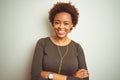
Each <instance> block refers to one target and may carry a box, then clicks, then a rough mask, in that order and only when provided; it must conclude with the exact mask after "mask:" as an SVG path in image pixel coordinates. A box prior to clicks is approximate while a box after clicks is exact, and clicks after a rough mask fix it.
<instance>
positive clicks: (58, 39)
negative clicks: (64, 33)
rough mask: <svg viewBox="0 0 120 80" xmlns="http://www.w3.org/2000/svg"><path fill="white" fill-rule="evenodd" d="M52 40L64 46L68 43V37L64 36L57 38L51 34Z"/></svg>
mask: <svg viewBox="0 0 120 80" xmlns="http://www.w3.org/2000/svg"><path fill="white" fill-rule="evenodd" d="M52 41H53V42H54V43H55V44H56V45H59V46H64V45H67V44H69V43H70V41H71V40H70V39H69V38H68V37H64V38H59V37H57V36H53V37H52Z"/></svg>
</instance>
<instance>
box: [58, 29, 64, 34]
mask: <svg viewBox="0 0 120 80" xmlns="http://www.w3.org/2000/svg"><path fill="white" fill-rule="evenodd" d="M57 32H58V34H60V35H63V34H64V33H65V30H57Z"/></svg>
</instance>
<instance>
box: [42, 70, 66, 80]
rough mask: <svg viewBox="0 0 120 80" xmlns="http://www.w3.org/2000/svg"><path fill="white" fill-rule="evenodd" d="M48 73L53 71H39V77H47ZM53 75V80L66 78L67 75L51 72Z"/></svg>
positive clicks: (64, 79)
mask: <svg viewBox="0 0 120 80" xmlns="http://www.w3.org/2000/svg"><path fill="white" fill-rule="evenodd" d="M50 73H53V72H49V71H42V72H41V73H40V75H41V77H43V78H45V79H48V75H49V74H50ZM53 75H54V78H53V80H67V76H66V75H62V74H57V73H53Z"/></svg>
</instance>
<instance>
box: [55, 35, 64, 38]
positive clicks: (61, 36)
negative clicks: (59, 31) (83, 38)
mask: <svg viewBox="0 0 120 80" xmlns="http://www.w3.org/2000/svg"><path fill="white" fill-rule="evenodd" d="M57 37H58V38H65V37H66V35H57Z"/></svg>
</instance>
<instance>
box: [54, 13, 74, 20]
mask: <svg viewBox="0 0 120 80" xmlns="http://www.w3.org/2000/svg"><path fill="white" fill-rule="evenodd" d="M54 20H64V21H71V20H72V19H71V15H70V14H69V13H67V12H60V13H57V14H56V15H55V18H54Z"/></svg>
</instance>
